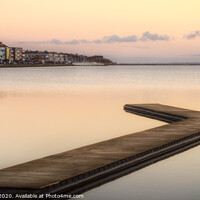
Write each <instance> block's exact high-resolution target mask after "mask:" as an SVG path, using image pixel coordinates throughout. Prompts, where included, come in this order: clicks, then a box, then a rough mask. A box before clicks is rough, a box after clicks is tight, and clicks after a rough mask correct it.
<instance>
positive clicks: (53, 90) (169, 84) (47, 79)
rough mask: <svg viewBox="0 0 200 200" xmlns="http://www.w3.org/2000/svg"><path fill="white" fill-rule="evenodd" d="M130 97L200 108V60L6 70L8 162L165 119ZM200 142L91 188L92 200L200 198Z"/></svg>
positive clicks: (1, 89) (0, 84)
mask: <svg viewBox="0 0 200 200" xmlns="http://www.w3.org/2000/svg"><path fill="white" fill-rule="evenodd" d="M126 103H134V104H136V103H161V104H168V105H172V106H178V107H184V108H188V109H195V110H199V111H200V66H105V67H102V66H100V67H99V66H98V67H92V66H90V67H89V66H88V67H57V68H53V67H49V68H17V69H13V68H10V69H0V110H1V115H0V121H1V126H0V132H1V141H2V142H1V147H0V148H1V151H0V152H1V153H0V168H1V169H2V168H5V167H8V166H12V165H15V164H19V163H22V162H25V161H29V160H33V159H36V158H41V157H43V156H47V155H51V154H54V153H59V152H63V151H66V150H70V149H74V148H77V147H80V146H84V145H87V144H92V143H95V142H99V141H102V140H106V139H110V138H113V137H117V136H121V135H125V134H129V133H133V132H137V131H141V130H144V129H148V128H152V127H156V126H160V125H163V124H164V123H161V122H158V121H156V120H151V119H147V118H143V117H139V116H135V115H132V114H128V113H125V112H124V111H123V106H124V104H126ZM199 150H200V148H199V147H197V148H194V149H192V150H189V151H187V152H185V153H182V154H179V155H177V156H174V157H172V158H170V159H167V160H164V161H161V162H159V163H157V164H154V165H152V166H150V167H147V168H145V169H142V170H140V171H138V172H135V173H133V174H131V175H128V176H125V177H123V178H121V179H118V180H116V181H114V182H111V183H108V184H105V185H103V186H101V187H99V188H96V189H94V190H91V191H89V192H87V193H85V199H87V200H93V199H95V200H100V199H108V200H114V199H119V200H121V199H126V200H128V199H136V200H138V199H139V200H143V199H144V200H146V199H148V200H151V199H152V200H156V199H159V200H160V199H166V200H168V199H173V200H174V199H176V200H178V199H181V200H188V199H191V200H196V199H198V200H199V197H200V191H199V189H200V187H199V185H200V173H199V170H200V161H199V156H200V151H199Z"/></svg>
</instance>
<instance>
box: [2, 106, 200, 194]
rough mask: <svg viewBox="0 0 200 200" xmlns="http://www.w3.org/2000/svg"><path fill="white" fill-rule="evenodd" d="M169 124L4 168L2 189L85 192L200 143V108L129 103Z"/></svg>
mask: <svg viewBox="0 0 200 200" xmlns="http://www.w3.org/2000/svg"><path fill="white" fill-rule="evenodd" d="M124 110H125V111H126V112H128V113H133V114H137V115H141V116H144V117H148V118H152V119H156V120H160V121H164V122H167V123H169V124H166V125H163V126H160V127H156V128H152V129H148V130H145V131H141V132H137V133H133V134H129V135H125V136H121V137H117V138H114V139H110V140H106V141H103V142H99V143H96V144H93V145H88V146H85V147H81V148H78V149H74V150H71V151H67V152H64V153H60V154H55V155H52V156H48V157H45V158H41V159H37V160H33V161H30V162H27V163H24V164H20V165H16V166H12V167H9V168H6V169H2V170H0V194H11V195H13V196H15V195H16V194H25V193H26V194H27V193H31V194H80V193H83V192H85V191H87V190H90V189H92V188H94V187H97V186H100V185H102V184H104V183H107V182H109V181H112V180H115V179H117V178H119V177H122V176H124V175H126V174H129V173H131V172H133V171H136V170H139V169H141V168H143V167H146V166H148V165H151V164H153V163H155V162H158V161H160V160H163V159H165V158H168V157H170V156H173V155H175V154H177V153H180V152H183V151H185V150H188V149H190V148H192V147H195V146H197V145H199V144H200V123H199V122H200V112H198V111H193V110H188V109H183V108H177V107H172V106H166V105H161V104H126V105H125V106H124Z"/></svg>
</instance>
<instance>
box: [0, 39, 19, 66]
mask: <svg viewBox="0 0 200 200" xmlns="http://www.w3.org/2000/svg"><path fill="white" fill-rule="evenodd" d="M14 62H15V63H22V48H19V47H8V46H6V45H5V44H3V43H2V42H0V64H9V63H14Z"/></svg>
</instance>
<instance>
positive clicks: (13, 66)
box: [0, 64, 73, 68]
mask: <svg viewBox="0 0 200 200" xmlns="http://www.w3.org/2000/svg"><path fill="white" fill-rule="evenodd" d="M61 66H73V65H72V64H0V68H15V67H16V68H21V67H61Z"/></svg>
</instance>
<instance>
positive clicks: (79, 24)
mask: <svg viewBox="0 0 200 200" xmlns="http://www.w3.org/2000/svg"><path fill="white" fill-rule="evenodd" d="M199 7H200V1H199V0H190V1H189V0H185V1H182V0H167V1H160V0H140V1H133V0H109V1H108V0H101V1H99V0H42V1H41V0H16V1H13V0H6V1H4V0H0V9H1V16H4V18H3V20H1V22H0V25H1V26H0V27H1V28H0V41H3V42H4V43H6V44H7V45H10V46H21V47H23V48H25V49H26V48H28V49H38V50H54V51H64V52H72V53H79V54H86V55H94V54H102V55H104V56H106V57H108V58H111V59H114V60H115V61H118V62H135V61H136V60H138V62H142V61H143V62H145V61H148V62H154V61H157V62H162V61H163V62H167V61H169V62H172V61H174V62H176V61H186V62H187V61H190V62H200V47H199V46H200V27H199V21H200V12H199Z"/></svg>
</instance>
